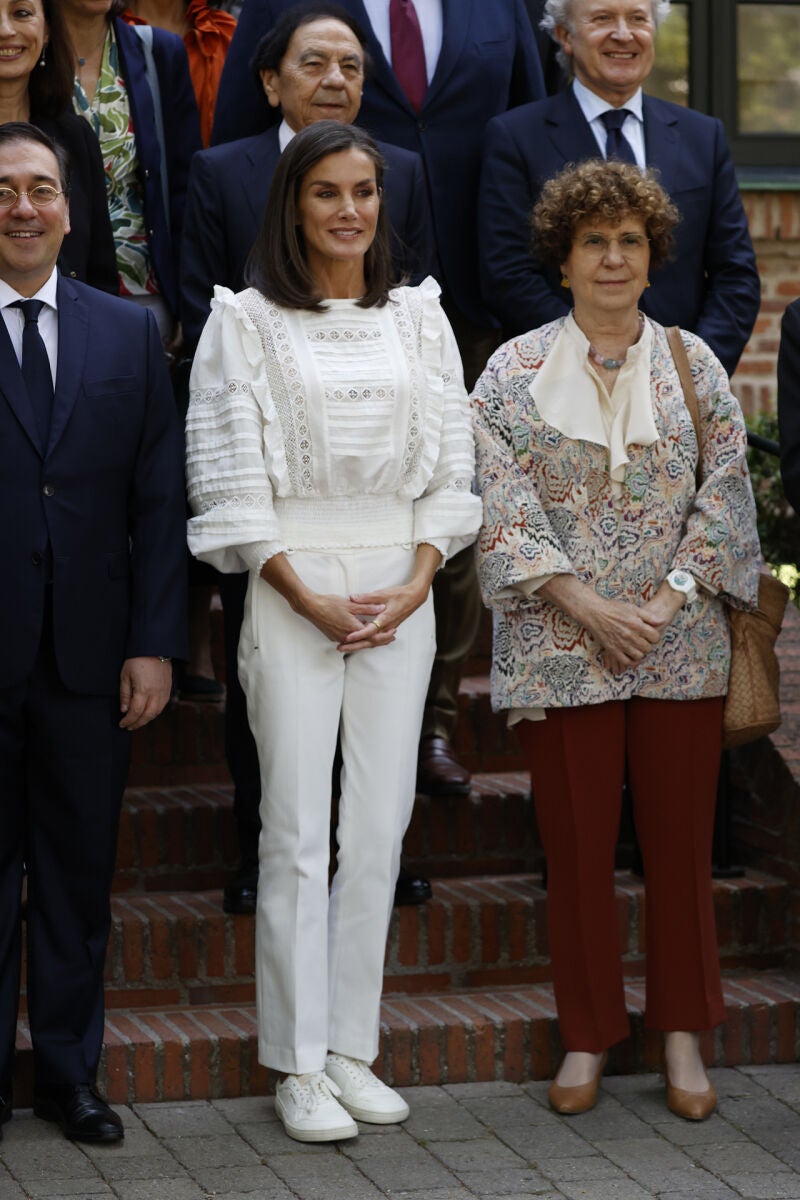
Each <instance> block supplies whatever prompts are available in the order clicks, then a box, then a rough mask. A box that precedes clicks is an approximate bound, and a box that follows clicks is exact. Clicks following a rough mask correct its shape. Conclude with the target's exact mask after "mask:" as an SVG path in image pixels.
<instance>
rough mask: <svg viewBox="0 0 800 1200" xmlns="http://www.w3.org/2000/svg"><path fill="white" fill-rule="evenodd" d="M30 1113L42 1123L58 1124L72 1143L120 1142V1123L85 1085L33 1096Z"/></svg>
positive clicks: (66, 1087) (89, 1086)
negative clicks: (53, 1122) (55, 1122)
mask: <svg viewBox="0 0 800 1200" xmlns="http://www.w3.org/2000/svg"><path fill="white" fill-rule="evenodd" d="M33 1111H34V1113H35V1115H36V1116H37V1117H42V1119H43V1120H45V1121H57V1122H58V1124H59V1125H60V1126H61V1128H62V1130H63V1132H64V1135H65V1137H68V1138H69V1139H70V1141H73V1142H120V1141H122V1139H123V1138H124V1136H125V1130H124V1129H123V1128H122V1121H121V1120H120V1119H119V1117H118V1116H117V1114H116V1113H115V1112H112V1110H111V1109H110V1108H109V1106H108V1105H107V1104H106V1102H105V1100H104V1099H103V1097H102V1096H101V1095H100V1094H99V1093H98V1092H97V1090H96V1089H95V1088H93V1087H92V1086H91V1085H90V1084H88V1083H75V1084H65V1085H64V1086H62V1087H58V1088H54V1089H53V1091H51V1092H48V1093H47V1095H43V1096H36V1097H35V1098H34V1101H33Z"/></svg>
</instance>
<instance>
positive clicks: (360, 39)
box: [181, 0, 437, 347]
mask: <svg viewBox="0 0 800 1200" xmlns="http://www.w3.org/2000/svg"><path fill="white" fill-rule="evenodd" d="M326 14H327V15H326ZM309 18H310V19H305V18H304V17H299V16H298V17H296V16H294V15H293V10H291V9H289V10H287V12H285V13H283V14H282V15H281V16H280V17H279V18H278V21H277V22H276V24H275V26H274V27H273V29H272V30H271V31H270V32H269V33H268V34H266V35H265V36H264V37H263V38H262V39H261V41H260V42H259V44H258V46H257V48H256V52H255V55H254V57H253V61H252V73H253V74H254V75H255V76H257V77H258V79H259V82H260V85H261V86H262V87H263V90H264V94H265V96H266V99H267V103H268V104H269V105H270V107H271V108H272V109H274V110H275V111H276V112H279V113H280V115H281V118H282V120H281V124H280V126H273V127H271V128H270V129H267V130H266V131H265V132H263V133H259V134H256V135H255V136H254V137H247V138H241V139H239V140H237V141H235V142H227V143H225V144H224V145H220V146H214V147H212V148H211V149H210V150H203V151H201V152H200V153H199V154H196V155H195V156H194V159H193V160H192V167H191V173H190V177H189V193H188V198H187V206H186V212H185V216H184V235H183V245H182V254H181V293H182V309H181V316H182V319H183V330H184V337H185V339H186V341H187V344H188V345H189V346H191V347H194V346H195V345H196V344H197V339H198V338H199V336H200V333H201V332H202V329H203V325H204V324H205V322H206V319H207V317H208V313H209V306H210V303H211V297H212V295H213V292H214V285H215V284H218V283H219V284H223V285H224V286H225V287H229V288H231V289H232V290H233V291H234V292H238V291H241V289H242V288H243V287H244V286H245V282H244V268H245V264H246V262H247V256H248V254H249V253H250V249H251V247H252V245H253V242H254V241H255V239H256V235H257V233H258V231H259V229H260V227H261V221H262V218H263V215H264V208H265V206H266V203H267V193H268V192H269V187H270V184H271V183H272V176H273V175H274V173H275V168H276V167H277V165H278V159H279V158H280V155H281V151H282V150H283V149H284V148H285V146H286V145H287V144H288V142H289V141H290V140H291V138H292V137H293V136H294V134H295V133H297V132H298V131H299V130H301V129H304V128H305V127H306V125H311V124H313V123H314V122H315V121H321V120H326V119H327V120H336V121H343V122H345V123H351V122H353V121H355V119H356V117H357V116H358V110H359V107H360V104H361V89H362V87H363V84H364V68H365V55H366V38H365V36H364V34H363V33H362V31H361V30H360V28H359V27H358V25H357V24H356V22H355V21H354V20H353V18H352V17H351V16H350V14H349V13H348V12H346V11H345V10H344V9H341V8H340V7H339V5H337V4H326V3H325V2H324V0H323V2H322V3H320V4H315V5H314V7H313V9H311V10H309ZM312 55H313V57H312ZM378 144H379V146H380V149H381V153H382V154H383V156H384V159H385V160H386V168H387V169H386V176H385V178H386V185H385V190H386V208H387V210H388V213H389V219H390V222H391V226H392V238H393V242H392V248H393V262H394V266H395V270H396V271H397V274H398V277H400V276H402V275H404V274H406V273H407V274H408V275H409V276H410V277H411V282H412V283H420V282H421V280H422V279H424V278H425V276H426V275H431V274H433V275H435V274H436V273H437V269H436V254H435V250H434V246H433V227H432V224H431V215H430V206H429V204H428V197H427V191H426V187H425V175H424V172H423V169H422V160H421V159H420V157H419V155H418V154H412V153H411V152H410V151H409V150H402V149H400V148H399V147H398V146H390V145H388V144H386V143H385V142H379V143H378Z"/></svg>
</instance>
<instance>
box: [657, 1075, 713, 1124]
mask: <svg viewBox="0 0 800 1200" xmlns="http://www.w3.org/2000/svg"><path fill="white" fill-rule="evenodd" d="M664 1079H665V1081H666V1084H667V1108H668V1109H669V1111H670V1112H672V1113H675V1116H676V1117H683V1119H684V1121H705V1119H706V1117H710V1116H711V1114H712V1113H713V1111H714V1109H715V1108H716V1107H717V1093H716V1092H715V1091H714V1085H713V1084H711V1083H709V1085H708V1087H707V1088H706V1090H705V1091H704V1092H687V1091H685V1089H684V1088H678V1087H673V1086H672V1083H671V1081H670V1077H669V1068H668V1066H667V1064H666V1062H665V1063H664Z"/></svg>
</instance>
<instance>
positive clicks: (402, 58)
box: [389, 0, 428, 112]
mask: <svg viewBox="0 0 800 1200" xmlns="http://www.w3.org/2000/svg"><path fill="white" fill-rule="evenodd" d="M389 36H390V38H391V42H392V70H393V71H394V73H395V75H396V76H397V82H398V83H399V84H400V87H401V88H402V89H403V91H404V92H405V94H406V96H407V97H408V102H409V104H410V105H411V107H412V108H413V109H414V112H419V110H420V109H421V108H422V104H423V101H424V99H425V93H426V91H427V90H428V74H427V71H426V67H425V46H424V43H423V41H422V30H421V29H420V27H419V17H418V16H417V10H416V9H415V8H414V0H389Z"/></svg>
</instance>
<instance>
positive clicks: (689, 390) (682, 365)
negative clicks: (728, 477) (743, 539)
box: [667, 325, 703, 491]
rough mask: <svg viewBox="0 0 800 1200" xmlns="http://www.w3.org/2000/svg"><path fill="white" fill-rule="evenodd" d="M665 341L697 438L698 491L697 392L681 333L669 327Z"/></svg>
mask: <svg viewBox="0 0 800 1200" xmlns="http://www.w3.org/2000/svg"><path fill="white" fill-rule="evenodd" d="M667 341H668V342H669V348H670V350H671V352H672V360H673V362H674V363H675V367H676V370H677V372H678V377H679V379H680V381H681V388H682V389H683V400H684V403H685V405H686V407H687V408H688V410H689V416H690V417H691V418H692V424H693V425H694V433H695V437H696V438H697V466H696V467H695V471H694V478H695V483H696V484H697V490H698V491H699V490H700V484H701V483H702V482H703V435H702V433H701V432H700V407H699V405H698V403H697V392H696V391H695V386H694V380H693V379H692V369H691V367H690V366H689V357H688V355H687V353H686V347H685V346H684V344H683V338H682V337H681V331H680V329H679V328H678V326H677V325H670V326H669V328H668V329H667Z"/></svg>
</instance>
